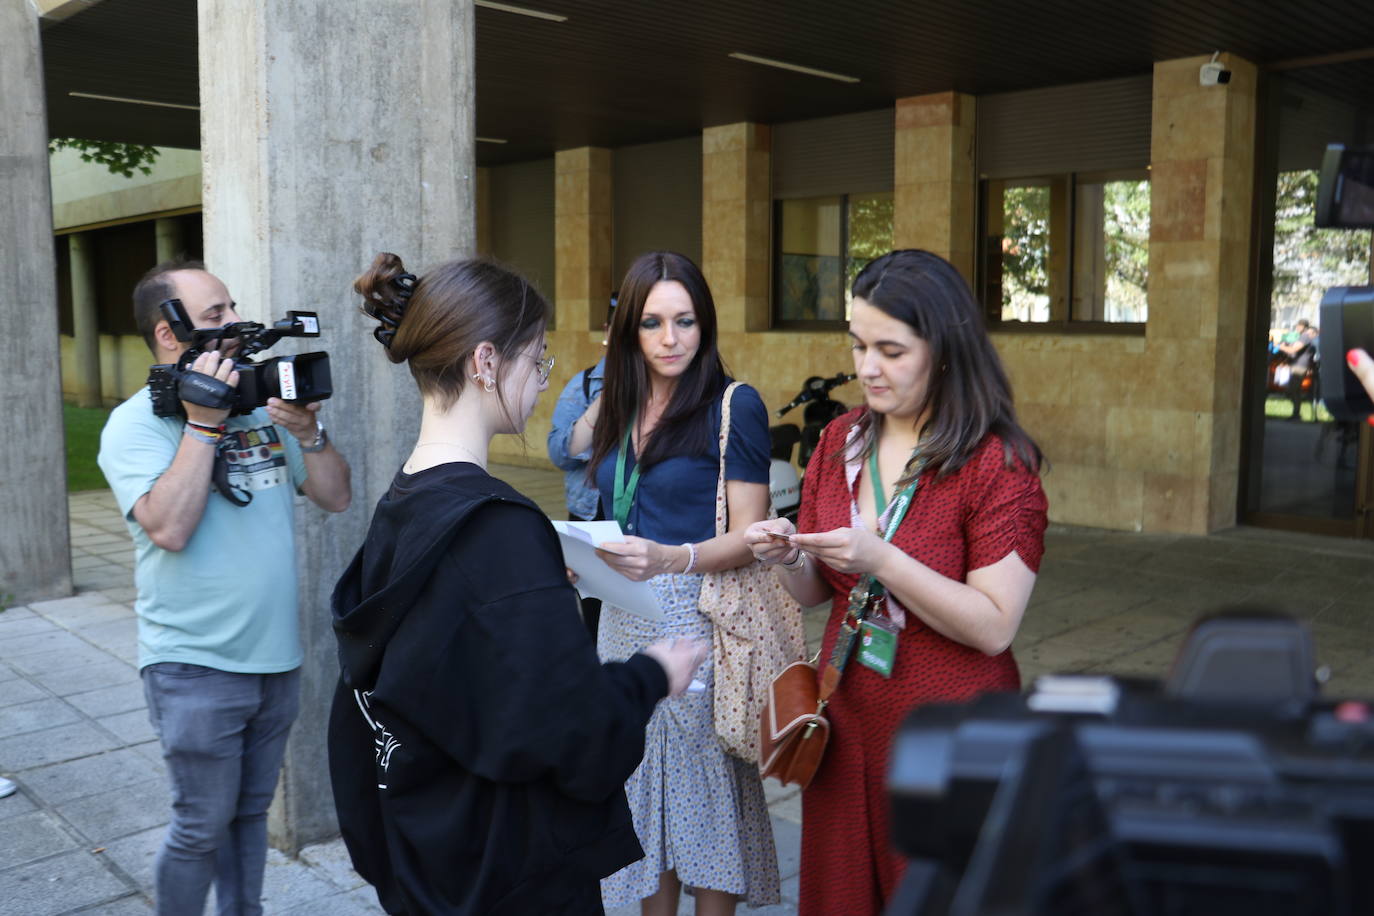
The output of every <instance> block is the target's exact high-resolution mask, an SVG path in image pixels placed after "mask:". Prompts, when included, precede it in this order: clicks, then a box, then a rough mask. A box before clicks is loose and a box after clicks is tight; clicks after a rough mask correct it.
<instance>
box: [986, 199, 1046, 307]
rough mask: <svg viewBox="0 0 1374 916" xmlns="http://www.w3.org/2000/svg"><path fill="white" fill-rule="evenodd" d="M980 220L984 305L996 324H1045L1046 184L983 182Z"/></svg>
mask: <svg viewBox="0 0 1374 916" xmlns="http://www.w3.org/2000/svg"><path fill="white" fill-rule="evenodd" d="M986 221H987V232H986V233H985V237H986V239H987V242H988V250H987V264H988V267H989V271H988V284H989V287H992V288H994V289H993V291H994V292H995V295H996V299H994V300H992V301H989V302H988V303H987V304H988V305H989V307H992V308H995V309H997V313H998V315H999V317H1000V318H1001V320H1002V321H1049V320H1050V183H1049V181H1048V180H1044V181H1027V182H1011V181H993V182H988V188H987V212H986Z"/></svg>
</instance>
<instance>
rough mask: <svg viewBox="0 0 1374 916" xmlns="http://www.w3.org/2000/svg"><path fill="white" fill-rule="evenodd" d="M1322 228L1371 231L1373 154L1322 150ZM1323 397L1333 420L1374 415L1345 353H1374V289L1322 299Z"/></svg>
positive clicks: (1334, 147) (1335, 291) (1342, 290)
mask: <svg viewBox="0 0 1374 916" xmlns="http://www.w3.org/2000/svg"><path fill="white" fill-rule="evenodd" d="M1316 224H1317V225H1318V226H1319V227H1322V228H1337V229H1371V228H1374V150H1351V149H1346V148H1345V147H1344V146H1341V145H1340V144H1338V143H1333V144H1331V145H1330V146H1328V147H1327V148H1326V154H1325V156H1324V157H1323V158H1322V169H1321V176H1320V178H1319V180H1318V182H1317V219H1316ZM1318 327H1320V328H1321V335H1320V337H1319V338H1318V343H1317V355H1318V357H1320V369H1319V372H1320V378H1321V397H1322V401H1324V402H1325V403H1326V409H1327V410H1329V411H1331V415H1332V416H1333V417H1335V418H1336V419H1337V420H1345V421H1350V420H1362V419H1364V418H1365V417H1367V416H1370V415H1371V414H1374V401H1371V400H1370V399H1369V395H1368V394H1366V393H1365V390H1364V388H1363V387H1361V386H1360V382H1359V379H1357V378H1355V376H1354V374H1353V373H1351V372H1350V371H1349V369H1348V368H1347V367H1346V364H1345V354H1346V353H1348V352H1349V351H1350V350H1352V349H1354V348H1356V347H1359V348H1361V349H1363V350H1364V351H1365V352H1366V353H1372V354H1374V286H1334V287H1332V288H1331V289H1329V290H1327V291H1326V294H1325V295H1324V296H1323V297H1322V303H1321V318H1320V319H1319V321H1318Z"/></svg>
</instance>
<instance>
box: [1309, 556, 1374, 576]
mask: <svg viewBox="0 0 1374 916" xmlns="http://www.w3.org/2000/svg"><path fill="white" fill-rule="evenodd" d="M1301 569H1302V573H1303V575H1304V576H1307V577H1309V578H1312V579H1320V578H1322V577H1325V576H1333V575H1334V576H1346V577H1348V578H1351V579H1368V578H1369V575H1370V572H1371V571H1374V557H1371V556H1345V555H1341V554H1322V553H1316V554H1312V555H1310V556H1308V557H1306V558H1304V559H1303V561H1302V563H1301Z"/></svg>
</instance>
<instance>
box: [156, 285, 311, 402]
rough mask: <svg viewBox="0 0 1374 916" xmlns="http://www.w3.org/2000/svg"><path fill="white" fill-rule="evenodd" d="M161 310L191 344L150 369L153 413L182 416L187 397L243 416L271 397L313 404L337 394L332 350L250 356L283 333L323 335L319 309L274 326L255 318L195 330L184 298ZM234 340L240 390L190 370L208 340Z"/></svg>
mask: <svg viewBox="0 0 1374 916" xmlns="http://www.w3.org/2000/svg"><path fill="white" fill-rule="evenodd" d="M159 308H160V309H161V310H162V317H163V318H165V319H166V320H167V325H168V327H170V328H171V329H172V333H173V334H174V335H175V336H176V339H177V340H179V341H182V342H188V343H190V344H191V346H190V347H189V348H188V349H187V350H186V352H185V353H183V354H182V355H181V358H180V359H178V360H177V362H176V365H170V364H167V363H162V364H159V365H156V366H153V367H152V368H151V369H149V370H148V389H149V391H150V392H151V393H152V400H153V413H154V414H155V415H157V416H159V417H176V416H182V415H183V412H184V411H183V408H182V406H181V402H182V401H187V402H189V403H191V404H199V405H201V406H202V407H213V408H218V409H223V408H226V407H227V408H231V409H230V411H229V413H230V416H238V415H240V414H246V413H252V412H253V411H254V410H256V409H257V408H259V407H262V406H264V405H265V404H266V403H267V399H268V398H281V399H282V400H283V401H290V402H291V403H294V404H309V403H311V402H314V401H323V400H325V399H326V398H328V397H329V396H330V395H331V394H333V387H332V381H331V379H330V376H329V354H328V353H297V354H295V355H294V356H274V357H272V358H271V359H267V360H263V361H262V362H260V363H255V362H253V360H252V359H250V358H249V357H251V356H252V355H253V354H254V353H258V352H260V351H262V350H266V349H267V348H268V347H270V346H272V345H273V344H275V343H276V342H277V341H279V340H281V339H282V338H283V337H319V336H320V320H319V316H318V315H317V314H316V313H315V312H287V313H286V318H284V319H282V320H281V321H278V322H276V323H275V324H274V325H273V326H272V327H270V328H268V327H265V326H263V325H261V324H259V323H258V322H256V321H238V322H235V323H233V324H226V325H224V326H223V327H220V328H196V327H193V326H192V324H191V319H190V317H189V316H188V315H187V314H186V308H185V306H183V305H182V303H181V300H180V299H168V300H167V301H166V302H163V303H162V304H161V306H159ZM230 339H237V340H239V341H240V344H239V349H238V352H236V353H235V354H234V356H233V362H234V368H235V369H236V370H238V373H239V383H238V387H237V388H235V387H233V386H230V385H228V384H227V383H225V382H221V381H220V380H219V379H216V378H213V377H211V376H209V375H206V374H204V373H203V372H195V371H192V370H191V368H190V366H191V364H192V363H193V362H195V360H196V357H198V356H200V354H201V353H202V352H204V350H205V347H206V345H207V344H208V343H210V342H211V341H216V342H218V341H223V340H230Z"/></svg>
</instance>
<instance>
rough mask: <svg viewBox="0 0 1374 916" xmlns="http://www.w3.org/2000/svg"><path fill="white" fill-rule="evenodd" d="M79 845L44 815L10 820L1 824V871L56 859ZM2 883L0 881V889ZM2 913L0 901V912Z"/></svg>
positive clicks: (37, 814)
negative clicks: (59, 854)
mask: <svg viewBox="0 0 1374 916" xmlns="http://www.w3.org/2000/svg"><path fill="white" fill-rule="evenodd" d="M79 845H80V844H78V843H77V841H76V840H75V839H73V838H72V836H71V835H70V834H68V833H67V831H65V830H63V829H62V825H61V824H59V823H58V822H57V821H55V820H53V819H52V817H50V816H49V815H48V814H47V813H46V812H43V811H32V812H30V813H28V814H21V815H20V816H18V817H12V818H9V819H7V820H6V821H5V822H4V829H3V830H0V863H4V865H5V867H7V868H8V867H10V866H13V865H23V864H24V863H25V862H32V861H34V860H35V859H42V858H46V857H47V856H53V855H57V854H58V853H59V852H65V851H67V850H69V849H77V848H79ZM2 885H3V881H0V886H2ZM3 910H4V900H3V899H0V911H3Z"/></svg>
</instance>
